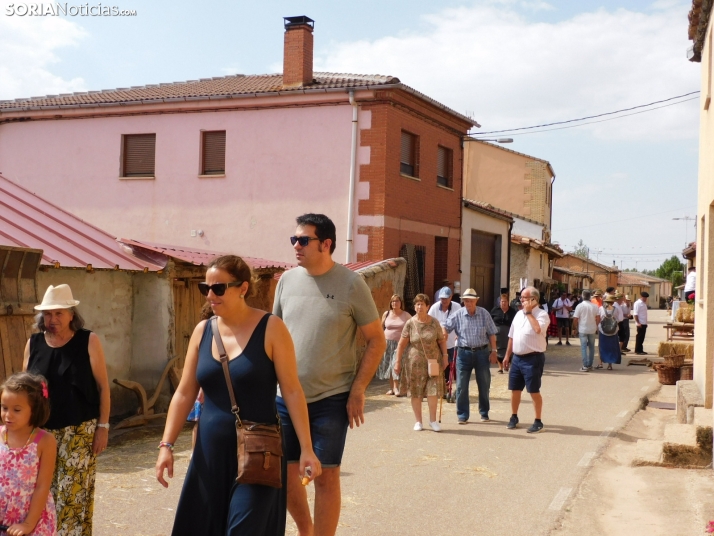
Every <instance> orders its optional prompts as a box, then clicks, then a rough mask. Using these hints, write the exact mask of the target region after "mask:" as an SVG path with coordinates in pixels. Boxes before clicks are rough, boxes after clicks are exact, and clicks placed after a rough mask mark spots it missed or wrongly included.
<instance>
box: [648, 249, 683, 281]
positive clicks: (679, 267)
mask: <svg viewBox="0 0 714 536" xmlns="http://www.w3.org/2000/svg"><path fill="white" fill-rule="evenodd" d="M683 271H684V265H683V264H682V261H681V260H680V259H679V257H677V256H676V255H672V257H671V258H669V259H667V260H666V261H664V262H663V263H662V264H660V266H659V268H657V269H656V270H655V271H654V275H655V276H657V277H661V278H662V279H670V280H671V279H672V274H673V273H674V272H683ZM678 275H679V276H680V279H681V275H682V274H681V273H680V274H674V276H675V277H677V276H678ZM680 284H681V283H677V285H680ZM675 286H676V285H675Z"/></svg>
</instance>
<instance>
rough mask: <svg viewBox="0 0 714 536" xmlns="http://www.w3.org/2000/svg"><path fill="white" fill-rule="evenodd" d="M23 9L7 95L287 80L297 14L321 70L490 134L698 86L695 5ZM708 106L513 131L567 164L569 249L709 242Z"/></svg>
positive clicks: (2, 56) (650, 259)
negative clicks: (287, 22)
mask: <svg viewBox="0 0 714 536" xmlns="http://www.w3.org/2000/svg"><path fill="white" fill-rule="evenodd" d="M11 3H13V2H8V1H7V0H0V6H2V8H3V9H2V13H0V80H2V83H1V84H0V99H8V98H17V97H26V96H34V95H44V94H54V93H60V92H69V91H82V90H88V89H108V88H114V87H128V86H132V85H143V84H148V83H156V82H171V81H177V80H188V79H196V78H201V77H210V76H222V75H225V74H231V73H245V74H254V73H267V72H278V71H279V70H280V69H281V63H282V33H283V28H282V17H283V16H290V15H308V16H310V17H311V18H313V19H315V21H316V27H315V63H316V69H320V70H333V71H337V72H359V73H379V74H389V75H394V76H398V77H399V78H400V79H401V80H402V81H403V82H405V83H407V84H409V85H411V86H412V87H415V88H416V89H418V90H420V91H422V92H424V93H426V94H428V95H429V96H431V97H433V98H435V99H437V100H439V101H441V102H443V103H444V104H446V105H448V106H451V107H452V108H454V109H456V110H457V111H459V112H462V113H468V114H470V115H472V116H473V117H475V118H476V119H477V120H478V121H479V123H480V124H481V125H482V128H481V130H482V131H489V130H499V129H504V128H514V127H521V126H529V125H534V124H540V123H544V122H551V121H562V120H566V119H571V118H575V117H582V116H586V115H591V114H597V113H602V112H608V111H611V110H617V109H621V108H626V107H630V106H634V105H638V104H643V103H648V102H652V101H656V100H660V99H664V98H668V97H671V96H675V95H680V94H684V93H688V92H691V91H696V90H698V89H699V68H700V65H699V64H692V63H690V62H688V61H687V60H686V56H685V52H686V48H687V47H688V46H689V44H690V43H689V41H688V40H687V13H688V10H689V7H690V5H691V2H689V1H686V0H659V1H629V2H627V1H619V2H618V1H614V0H608V1H602V2H598V1H593V2H591V1H578V2H576V1H572V0H567V1H566V0H561V1H553V0H550V1H549V0H489V1H478V0H477V1H473V0H472V1H465V0H442V1H441V2H438V3H436V2H427V1H425V0H410V1H385V0H381V1H376V0H363V1H361V2H359V3H351V4H348V3H336V2H326V1H306V2H294V1H279V0H278V1H272V2H262V3H256V2H251V3H248V2H243V1H238V2H225V1H224V2H217V1H213V0H207V1H204V2H201V3H200V4H198V3H189V2H183V1H173V2H168V1H164V0H152V1H151V2H148V1H139V0H117V1H116V2H112V1H111V0H109V1H106V0H105V2H103V4H104V5H116V6H118V7H119V8H120V9H133V10H136V12H137V15H136V16H135V17H66V18H53V17H44V18H39V17H18V16H7V15H6V12H7V11H6V8H7V6H8V5H9V4H11ZM14 4H15V5H16V6H17V5H18V2H14ZM79 4H80V2H74V3H73V2H69V5H79ZM90 4H92V2H90ZM698 106H699V103H698V101H697V100H694V101H690V102H685V103H682V104H677V105H674V106H669V107H666V108H662V109H660V110H657V111H652V112H648V113H644V114H639V115H634V116H631V117H627V118H623V119H618V120H614V121H607V122H603V123H597V124H593V125H587V126H583V127H579V128H572V129H564V130H554V131H551V132H547V133H538V134H528V135H521V136H513V137H514V139H515V142H514V143H513V144H511V145H509V146H508V147H509V148H511V149H513V150H516V151H520V152H524V153H527V154H531V155H534V156H537V157H540V158H544V159H546V160H549V161H550V162H551V164H552V165H553V167H554V169H555V171H556V175H557V177H556V183H555V188H554V211H553V216H554V218H553V220H554V221H553V239H554V240H555V241H557V242H559V243H560V244H561V245H562V246H563V247H564V248H565V249H566V250H569V249H572V246H573V245H574V244H576V243H577V242H578V240H579V239H583V240H584V241H585V243H586V244H588V245H589V246H590V248H591V250H592V251H594V252H597V253H596V254H593V257H595V256H596V255H597V258H598V260H600V261H601V262H606V263H607V264H612V262H613V261H616V262H617V264H618V265H621V266H622V267H623V268H633V267H635V266H637V267H638V268H655V267H657V266H658V265H659V264H660V263H661V262H662V260H664V258H667V257H669V256H671V255H672V254H676V253H678V252H680V251H681V249H682V247H683V246H684V243H685V232H686V233H687V235H686V236H687V238H688V240H689V241H692V240H694V227H693V224H692V223H691V222H689V224H688V225H689V226H690V227H689V228H686V229H685V223H684V222H681V221H673V220H672V218H674V217H681V216H685V215H694V214H695V211H696V176H697V152H698V141H697V135H698Z"/></svg>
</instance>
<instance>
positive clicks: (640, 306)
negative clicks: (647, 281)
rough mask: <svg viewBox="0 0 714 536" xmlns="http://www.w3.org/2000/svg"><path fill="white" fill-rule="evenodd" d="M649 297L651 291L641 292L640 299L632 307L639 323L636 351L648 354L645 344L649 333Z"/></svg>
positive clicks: (640, 353) (638, 353)
mask: <svg viewBox="0 0 714 536" xmlns="http://www.w3.org/2000/svg"><path fill="white" fill-rule="evenodd" d="M649 297H650V295H649V293H647V292H640V299H639V300H637V301H636V302H635V306H634V307H633V309H632V313H633V315H634V316H635V322H636V323H637V336H636V337H635V353H636V354H637V355H647V352H645V349H644V347H643V344H644V342H645V334H646V333H647V298H649Z"/></svg>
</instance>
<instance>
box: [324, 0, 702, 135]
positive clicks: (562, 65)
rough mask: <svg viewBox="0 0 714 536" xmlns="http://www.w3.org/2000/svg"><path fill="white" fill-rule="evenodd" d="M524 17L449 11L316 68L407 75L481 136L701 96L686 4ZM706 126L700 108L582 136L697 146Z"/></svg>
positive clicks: (351, 45)
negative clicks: (466, 116) (547, 18)
mask: <svg viewBox="0 0 714 536" xmlns="http://www.w3.org/2000/svg"><path fill="white" fill-rule="evenodd" d="M530 3H531V4H533V5H536V6H537V5H538V4H540V2H530ZM525 11H531V10H530V9H526V10H525ZM525 11H524V12H525ZM524 12H521V11H518V10H517V4H516V3H515V2H509V1H505V2H504V1H501V2H492V3H489V4H486V5H484V4H479V5H475V6H473V7H462V8H456V9H447V10H444V11H441V12H439V13H436V14H432V15H427V16H425V17H424V22H425V23H426V25H427V30H426V31H423V32H420V33H415V32H411V33H404V34H400V35H397V36H390V37H384V38H381V39H377V40H375V41H364V40H362V41H356V42H343V43H333V44H332V45H331V46H330V49H329V50H328V51H327V52H326V53H325V54H323V55H321V56H320V57H318V58H316V64H317V67H318V70H326V71H337V72H360V73H374V72H378V73H381V74H389V75H393V76H398V77H399V78H400V79H401V80H402V82H404V83H406V84H408V85H410V86H412V87H415V88H417V89H419V90H420V91H422V92H424V93H426V94H428V95H429V96H431V97H433V98H436V99H437V100H439V101H440V102H442V103H444V104H446V105H447V106H450V107H452V108H454V109H456V110H458V111H461V112H465V111H467V110H473V111H474V113H475V118H476V119H477V120H478V121H479V123H481V124H482V125H483V128H482V129H481V130H482V131H488V130H498V129H502V128H512V127H520V126H529V125H534V124H539V123H543V122H552V121H558V120H565V119H572V118H577V117H583V116H587V115H593V114H597V113H602V112H608V111H612V110H617V109H621V108H627V107H630V106H634V105H637V104H642V103H648V102H653V101H656V100H659V99H663V98H667V97H670V96H674V95H679V94H683V93H687V92H690V91H695V90H697V89H699V76H700V75H699V65H698V64H692V63H690V62H688V61H687V59H686V57H685V51H686V48H687V46H688V43H689V42H688V40H687V12H688V7H687V3H686V2H681V1H679V2H676V3H673V2H671V1H660V2H658V3H657V6H656V9H653V10H651V11H648V12H635V11H629V10H626V9H618V10H616V11H606V10H604V9H600V10H597V11H593V12H588V13H581V14H578V15H576V16H574V17H572V18H570V19H568V20H563V21H560V22H556V23H544V22H532V21H530V20H529V19H528V17H527V16H525V15H524V14H523V13H524ZM697 121H698V112H697V101H692V102H689V103H686V104H681V105H676V106H670V107H667V108H663V109H662V110H659V111H656V112H651V113H644V114H639V115H635V116H633V117H629V118H627V119H621V120H616V121H608V122H604V123H599V124H594V125H590V126H586V127H581V128H579V129H578V130H584V129H589V130H590V131H591V132H592V133H593V134H594V135H595V136H596V137H598V138H600V139H616V140H625V139H629V140H640V139H641V140H651V139H659V140H662V139H679V138H693V137H696V136H697V126H696V125H697ZM568 132H572V131H568Z"/></svg>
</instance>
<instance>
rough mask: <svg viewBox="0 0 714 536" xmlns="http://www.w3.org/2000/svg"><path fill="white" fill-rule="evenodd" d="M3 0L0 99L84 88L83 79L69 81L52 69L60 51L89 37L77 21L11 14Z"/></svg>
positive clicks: (0, 29)
mask: <svg viewBox="0 0 714 536" xmlns="http://www.w3.org/2000/svg"><path fill="white" fill-rule="evenodd" d="M9 3H10V2H7V1H0V10H1V11H0V81H2V83H0V99H14V98H18V97H29V96H39V95H46V94H57V93H67V92H72V91H83V90H84V89H85V84H84V80H83V79H82V78H73V79H71V80H66V79H64V78H62V77H61V76H58V75H56V74H54V73H53V72H52V67H53V65H55V64H56V63H58V62H59V61H60V59H59V57H58V55H57V51H58V50H59V49H61V48H63V47H67V46H76V45H77V44H78V43H79V42H80V41H81V40H82V38H84V37H85V36H86V33H85V31H84V30H83V29H82V28H81V27H80V26H79V25H78V24H76V23H74V22H70V21H68V20H65V19H63V18H60V17H52V16H47V17H37V16H33V17H28V16H25V17H19V16H17V15H13V16H8V15H7V11H6V7H7V6H8V4H9Z"/></svg>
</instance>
